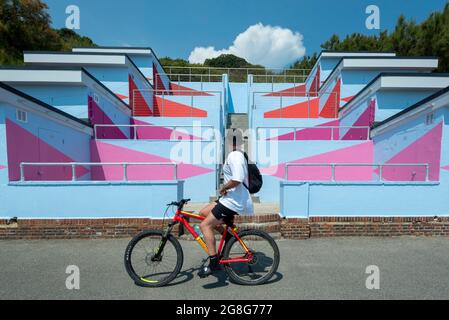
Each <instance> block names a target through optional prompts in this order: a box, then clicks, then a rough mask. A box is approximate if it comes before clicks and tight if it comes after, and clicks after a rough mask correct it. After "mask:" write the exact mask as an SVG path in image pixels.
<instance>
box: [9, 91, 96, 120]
mask: <svg viewBox="0 0 449 320" xmlns="http://www.w3.org/2000/svg"><path fill="white" fill-rule="evenodd" d="M12 86H13V87H14V88H16V89H18V90H20V91H23V92H25V93H26V94H28V95H30V96H32V97H34V98H36V99H38V100H41V101H43V102H45V103H47V104H49V105H51V106H53V107H55V108H58V109H60V110H62V111H64V112H67V113H68V114H70V115H72V116H74V117H76V118H80V119H87V118H88V112H87V87H85V86H74V85H65V86H59V85H26V84H18V83H17V84H13V85H12Z"/></svg>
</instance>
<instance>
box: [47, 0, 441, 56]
mask: <svg viewBox="0 0 449 320" xmlns="http://www.w3.org/2000/svg"><path fill="white" fill-rule="evenodd" d="M44 2H46V3H47V4H48V6H49V7H50V14H51V16H52V19H53V25H54V27H57V28H60V27H63V26H64V25H65V20H66V17H67V15H66V13H65V8H66V7H67V6H68V5H71V4H74V5H77V6H78V7H79V8H80V11H81V29H80V30H78V32H79V33H80V34H82V35H86V36H89V37H91V38H92V39H93V40H94V41H95V42H96V43H97V44H99V45H111V46H121V45H127V46H151V47H152V48H153V49H154V50H155V52H156V54H157V55H158V56H159V57H163V56H170V57H180V58H184V59H187V58H188V57H189V55H190V53H191V52H192V50H193V49H194V48H195V47H209V46H213V47H214V48H215V49H216V50H221V49H227V48H229V47H230V46H231V45H232V44H233V42H234V39H235V38H236V36H237V35H239V34H240V33H242V32H244V31H245V30H247V29H248V27H250V26H252V25H255V24H257V23H262V24H263V25H264V26H266V25H271V26H280V27H282V28H285V29H290V30H291V31H292V32H293V33H296V32H297V33H300V34H301V35H302V36H303V45H304V47H305V49H306V54H311V53H313V52H316V51H317V52H319V51H320V44H321V43H323V42H324V41H326V40H327V39H328V38H329V37H330V36H331V35H332V34H333V33H336V34H338V35H340V36H345V35H346V34H349V33H353V32H362V33H365V34H375V33H378V32H379V31H377V30H375V31H373V30H368V29H366V28H365V20H366V17H367V15H366V14H365V8H366V7H367V6H368V5H370V4H374V5H377V6H378V7H379V8H380V14H381V20H380V22H381V29H389V30H391V29H392V28H393V27H394V25H395V23H396V20H397V18H398V16H399V15H400V14H401V13H403V14H404V15H405V16H406V17H408V18H413V19H415V20H416V21H418V22H420V21H422V20H424V19H425V18H426V17H427V16H428V15H429V14H430V13H431V12H433V11H437V10H441V9H442V8H443V6H444V4H445V3H446V2H447V1H446V0H431V1H423V0H394V1H391V0H371V1H365V0H339V1H336V0H296V1H294V0H276V1H273V0H271V1H265V0H257V1H256V0H226V1H225V0H220V1H219V0H189V1H187V0H171V1H151V0H127V1H120V0H118V1H117V0H114V1H111V0H44Z"/></svg>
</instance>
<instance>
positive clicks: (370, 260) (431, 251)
mask: <svg viewBox="0 0 449 320" xmlns="http://www.w3.org/2000/svg"><path fill="white" fill-rule="evenodd" d="M128 241H129V239H121V240H63V241H61V240H58V241H56V240H52V241H2V242H0V270H1V272H0V298H1V299H183V300H184V299H448V298H449V254H448V248H449V238H412V237H402V238H392V239H390V238H327V239H310V240H305V241H290V240H288V241H287V240H280V241H278V244H279V248H280V250H281V264H280V267H279V270H278V273H277V274H276V276H275V277H274V278H273V279H272V281H271V282H270V283H269V284H267V285H263V286H259V287H257V290H255V289H254V287H243V286H239V285H235V284H232V283H229V281H228V280H227V277H226V275H225V274H224V273H220V274H219V275H218V277H210V278H207V279H200V278H199V277H198V276H197V275H196V274H197V268H198V267H199V266H200V265H201V262H202V259H204V258H205V254H204V252H203V251H202V250H201V248H199V247H198V245H197V244H196V243H194V242H189V241H182V242H181V244H182V246H183V249H184V266H183V269H182V273H181V274H180V275H179V277H178V278H177V279H175V280H174V281H173V283H172V284H171V285H169V286H167V287H164V288H156V289H149V288H141V287H137V286H136V285H134V283H133V282H132V281H131V279H130V278H129V276H128V274H127V273H126V271H125V269H124V264H123V253H124V250H125V247H126V245H127V243H128ZM69 265H75V266H77V267H79V270H80V289H79V290H69V289H67V287H66V278H67V277H68V276H69V274H66V270H67V266H69ZM373 265H374V266H377V267H378V268H379V269H378V270H379V287H380V288H379V289H372V290H369V289H367V287H366V283H367V282H368V284H369V285H370V284H371V285H373V284H375V283H376V282H375V281H374V282H373V281H371V280H373V278H372V276H373V274H371V273H367V267H369V266H373ZM375 269H376V268H375ZM370 270H372V268H368V271H370ZM369 277H371V278H369ZM367 278H369V279H368V281H367Z"/></svg>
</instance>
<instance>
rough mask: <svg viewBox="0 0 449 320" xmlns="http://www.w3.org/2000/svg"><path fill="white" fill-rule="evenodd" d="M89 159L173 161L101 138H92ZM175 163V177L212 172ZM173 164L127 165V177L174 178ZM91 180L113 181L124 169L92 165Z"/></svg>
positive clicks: (186, 177) (137, 178) (121, 178)
mask: <svg viewBox="0 0 449 320" xmlns="http://www.w3.org/2000/svg"><path fill="white" fill-rule="evenodd" d="M91 161H92V162H136V163H139V162H160V163H173V162H174V161H172V160H171V159H169V158H164V157H161V156H158V155H154V154H150V153H146V152H142V151H136V150H132V149H128V148H125V147H121V146H116V145H113V144H109V143H104V142H101V141H92V142H91ZM177 164H178V172H177V174H178V179H188V178H191V177H195V176H199V175H203V174H207V173H210V172H213V171H214V170H213V169H208V168H204V167H200V166H196V165H192V164H186V163H177ZM173 178H174V167H173V166H168V165H149V166H145V165H140V166H129V168H128V179H129V180H131V181H143V180H173ZM92 180H96V181H98V180H99V181H104V180H106V181H115V180H123V169H122V167H120V166H107V165H105V166H102V167H96V168H95V167H94V168H92Z"/></svg>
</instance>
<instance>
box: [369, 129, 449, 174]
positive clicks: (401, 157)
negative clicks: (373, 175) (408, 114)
mask: <svg viewBox="0 0 449 320" xmlns="http://www.w3.org/2000/svg"><path fill="white" fill-rule="evenodd" d="M442 133H443V123H440V124H438V125H437V126H435V127H434V128H433V129H431V130H429V131H428V132H427V133H425V134H424V135H423V136H421V137H420V138H418V139H416V140H415V141H414V142H412V143H411V144H410V145H409V146H407V147H406V148H404V149H403V150H401V151H399V152H398V153H396V155H395V156H394V157H392V158H391V159H390V160H388V161H386V162H385V163H386V164H429V177H428V178H429V180H430V181H438V180H439V178H440V161H441V160H440V158H441V140H442ZM377 173H378V171H377ZM382 177H383V179H384V180H389V181H424V180H425V179H426V167H425V166H422V165H416V166H407V167H385V168H383V174H382Z"/></svg>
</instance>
